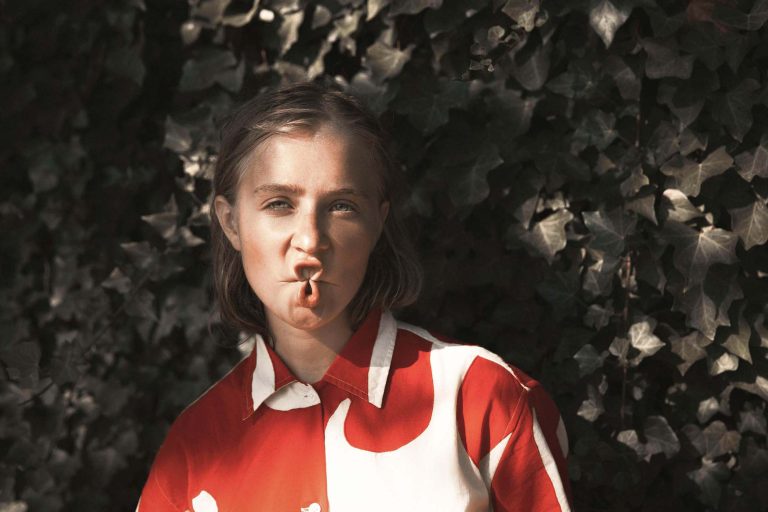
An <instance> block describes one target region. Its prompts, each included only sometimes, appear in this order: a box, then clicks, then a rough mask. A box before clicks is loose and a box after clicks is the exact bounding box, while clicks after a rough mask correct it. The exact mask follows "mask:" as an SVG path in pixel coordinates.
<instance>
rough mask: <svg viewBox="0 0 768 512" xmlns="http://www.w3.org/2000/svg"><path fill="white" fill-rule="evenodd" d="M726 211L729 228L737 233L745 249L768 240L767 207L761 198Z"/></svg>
mask: <svg viewBox="0 0 768 512" xmlns="http://www.w3.org/2000/svg"><path fill="white" fill-rule="evenodd" d="M728 212H729V213H730V214H731V224H732V225H731V229H733V231H734V232H735V233H736V234H738V235H739V238H741V241H742V243H743V244H744V248H745V249H747V250H749V249H751V248H752V247H754V246H756V245H763V244H764V243H765V242H768V208H766V206H765V204H764V203H763V201H762V199H759V198H758V199H755V200H754V202H753V203H752V204H750V205H747V206H744V207H742V208H733V209H730V210H728Z"/></svg>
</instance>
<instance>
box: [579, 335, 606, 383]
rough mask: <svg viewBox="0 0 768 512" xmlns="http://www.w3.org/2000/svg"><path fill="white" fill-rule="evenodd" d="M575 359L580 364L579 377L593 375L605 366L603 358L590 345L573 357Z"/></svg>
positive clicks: (582, 348)
mask: <svg viewBox="0 0 768 512" xmlns="http://www.w3.org/2000/svg"><path fill="white" fill-rule="evenodd" d="M573 358H574V359H575V360H576V362H577V363H578V364H579V377H584V376H585V375H591V374H592V373H594V372H595V370H597V369H598V368H601V367H602V366H603V357H602V356H601V355H600V354H599V353H598V352H597V350H596V349H595V347H593V346H592V345H590V344H589V343H587V344H586V345H584V346H583V347H581V348H580V349H579V351H578V352H576V353H575V354H574V355H573Z"/></svg>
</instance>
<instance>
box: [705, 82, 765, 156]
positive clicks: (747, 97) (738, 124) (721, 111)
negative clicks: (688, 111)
mask: <svg viewBox="0 0 768 512" xmlns="http://www.w3.org/2000/svg"><path fill="white" fill-rule="evenodd" d="M759 88H760V86H759V84H758V83H757V81H755V80H753V79H751V78H748V79H745V80H743V81H742V82H741V83H739V85H737V86H736V87H735V88H734V89H732V90H730V91H728V92H727V93H725V94H722V95H719V96H717V98H716V99H715V102H714V105H713V108H712V115H713V116H714V117H715V119H717V120H719V121H720V122H722V123H723V124H724V125H725V127H726V128H727V129H728V132H729V133H730V134H731V136H732V137H733V138H734V139H736V140H738V141H739V142H741V141H742V140H744V136H745V135H746V134H747V132H748V131H749V129H750V128H752V105H754V103H755V99H756V98H755V91H756V90H757V89H759Z"/></svg>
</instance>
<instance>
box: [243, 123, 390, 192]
mask: <svg viewBox="0 0 768 512" xmlns="http://www.w3.org/2000/svg"><path fill="white" fill-rule="evenodd" d="M245 164H246V165H245V166H244V169H243V176H242V182H243V183H244V184H247V186H249V187H255V186H259V185H263V184H265V183H278V184H280V183H284V184H294V185H299V186H308V185H313V186H315V188H318V187H322V186H327V187H331V188H333V187H337V188H338V187H343V188H355V189H359V190H360V192H361V193H369V194H375V193H380V192H381V190H380V189H381V186H382V179H381V178H382V176H381V173H382V166H381V164H380V163H379V161H378V160H377V158H376V157H375V153H374V150H373V149H372V145H371V144H370V142H369V141H367V140H366V139H365V138H364V137H362V136H361V135H359V134H357V133H354V132H352V131H351V130H348V129H345V128H344V127H341V126H339V125H335V124H323V125H321V126H319V127H318V128H317V129H314V130H310V129H307V128H300V129H294V130H290V131H286V132H283V133H276V134H274V135H271V136H270V137H268V138H267V139H266V140H265V141H263V142H262V143H261V144H259V145H258V146H257V147H256V148H255V149H254V150H253V151H252V152H251V154H250V155H249V156H248V157H247V159H246V162H245Z"/></svg>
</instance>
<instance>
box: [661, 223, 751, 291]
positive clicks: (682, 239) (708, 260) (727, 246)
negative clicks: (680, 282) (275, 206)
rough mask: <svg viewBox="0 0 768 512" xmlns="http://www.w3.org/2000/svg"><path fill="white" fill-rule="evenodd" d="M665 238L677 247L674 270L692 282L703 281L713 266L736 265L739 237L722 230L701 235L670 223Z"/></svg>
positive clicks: (683, 226) (707, 230)
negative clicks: (715, 264)
mask: <svg viewBox="0 0 768 512" xmlns="http://www.w3.org/2000/svg"><path fill="white" fill-rule="evenodd" d="M664 237H665V239H666V240H668V241H669V242H670V243H672V244H673V245H674V246H675V255H674V263H675V267H676V268H677V269H678V270H679V271H680V272H682V273H683V275H684V276H686V277H687V278H688V279H690V280H691V281H697V280H700V279H703V278H704V276H705V275H706V273H707V270H708V269H709V267H710V266H711V265H713V264H714V263H726V264H727V263H735V262H736V261H737V260H736V242H737V240H738V237H737V236H736V235H735V234H734V233H731V232H730V231H726V230H724V229H720V228H712V227H707V228H704V229H703V230H702V231H698V230H696V229H693V228H690V227H688V226H686V225H685V224H681V223H679V222H673V221H670V222H667V224H666V226H665V233H664Z"/></svg>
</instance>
